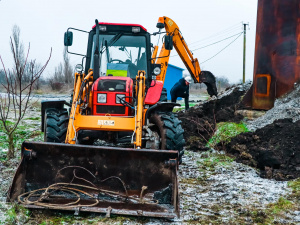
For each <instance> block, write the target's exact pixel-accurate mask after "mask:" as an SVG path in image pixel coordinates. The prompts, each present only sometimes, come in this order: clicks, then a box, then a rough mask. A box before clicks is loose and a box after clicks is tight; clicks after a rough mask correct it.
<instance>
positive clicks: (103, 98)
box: [97, 94, 106, 103]
mask: <svg viewBox="0 0 300 225" xmlns="http://www.w3.org/2000/svg"><path fill="white" fill-rule="evenodd" d="M97 97H98V99H97V102H98V103H106V94H98V96H97Z"/></svg>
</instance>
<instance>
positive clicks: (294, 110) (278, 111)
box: [248, 84, 300, 131]
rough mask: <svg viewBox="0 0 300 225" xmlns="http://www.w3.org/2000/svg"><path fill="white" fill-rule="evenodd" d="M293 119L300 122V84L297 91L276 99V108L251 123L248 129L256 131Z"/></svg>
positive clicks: (296, 88)
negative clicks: (276, 122) (280, 120)
mask: <svg viewBox="0 0 300 225" xmlns="http://www.w3.org/2000/svg"><path fill="white" fill-rule="evenodd" d="M285 118H292V119H293V121H294V122H295V121H297V120H300V84H297V85H295V89H294V90H292V91H291V92H289V93H286V94H285V95H283V96H282V97H280V98H278V99H276V101H275V103H274V107H273V108H272V109H270V110H269V111H267V113H266V114H265V115H264V116H262V117H260V118H258V119H256V120H254V121H250V122H249V124H248V128H249V129H250V130H251V131H255V130H256V129H258V128H262V127H264V126H266V125H268V124H271V123H273V121H275V120H278V119H285Z"/></svg>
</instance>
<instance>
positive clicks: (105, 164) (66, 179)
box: [7, 142, 179, 219]
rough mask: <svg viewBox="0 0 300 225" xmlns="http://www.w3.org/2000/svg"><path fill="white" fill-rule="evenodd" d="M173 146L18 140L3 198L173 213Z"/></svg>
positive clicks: (34, 204)
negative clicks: (13, 171) (16, 163)
mask: <svg viewBox="0 0 300 225" xmlns="http://www.w3.org/2000/svg"><path fill="white" fill-rule="evenodd" d="M177 158H178V153H177V151H165V150H150V149H126V148H114V147H102V146H101V147H98V146H86V145H70V144H56V143H40V142H24V143H23V144H22V160H21V163H20V165H19V167H18V169H17V171H16V174H15V176H14V179H13V183H12V185H11V187H10V190H9V193H8V197H7V200H8V201H10V202H19V203H20V204H22V205H23V206H25V207H26V208H31V209H46V208H47V209H48V208H50V209H55V210H69V211H70V210H71V211H75V212H76V213H78V212H79V211H88V212H99V213H106V214H107V216H110V214H122V215H131V216H148V217H162V218H170V219H171V218H174V217H176V216H177V217H179V198H178V183H177Z"/></svg>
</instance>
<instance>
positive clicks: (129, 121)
mask: <svg viewBox="0 0 300 225" xmlns="http://www.w3.org/2000/svg"><path fill="white" fill-rule="evenodd" d="M74 127H75V129H76V131H78V130H106V131H134V130H135V119H134V117H117V116H86V115H80V114H79V115H76V119H75V121H74Z"/></svg>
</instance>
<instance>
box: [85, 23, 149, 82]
mask: <svg viewBox="0 0 300 225" xmlns="http://www.w3.org/2000/svg"><path fill="white" fill-rule="evenodd" d="M97 40H98V41H99V43H97ZM98 46H99V47H98ZM97 48H98V50H97ZM96 51H99V77H103V76H113V77H130V78H131V79H135V77H136V75H137V72H138V71H139V70H144V71H146V75H147V78H149V79H151V72H150V67H151V64H150V60H147V59H150V58H151V44H150V34H149V33H148V32H147V30H146V29H145V28H144V27H142V26H141V25H136V24H113V23H99V36H98V37H97V34H96V26H94V27H93V29H92V30H91V31H90V35H89V43H88V51H87V60H86V67H85V68H86V70H87V69H89V68H91V69H93V70H94V69H95V65H94V64H95V60H94V55H95V52H96ZM87 72H88V71H86V73H87ZM149 75H150V76H149Z"/></svg>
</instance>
